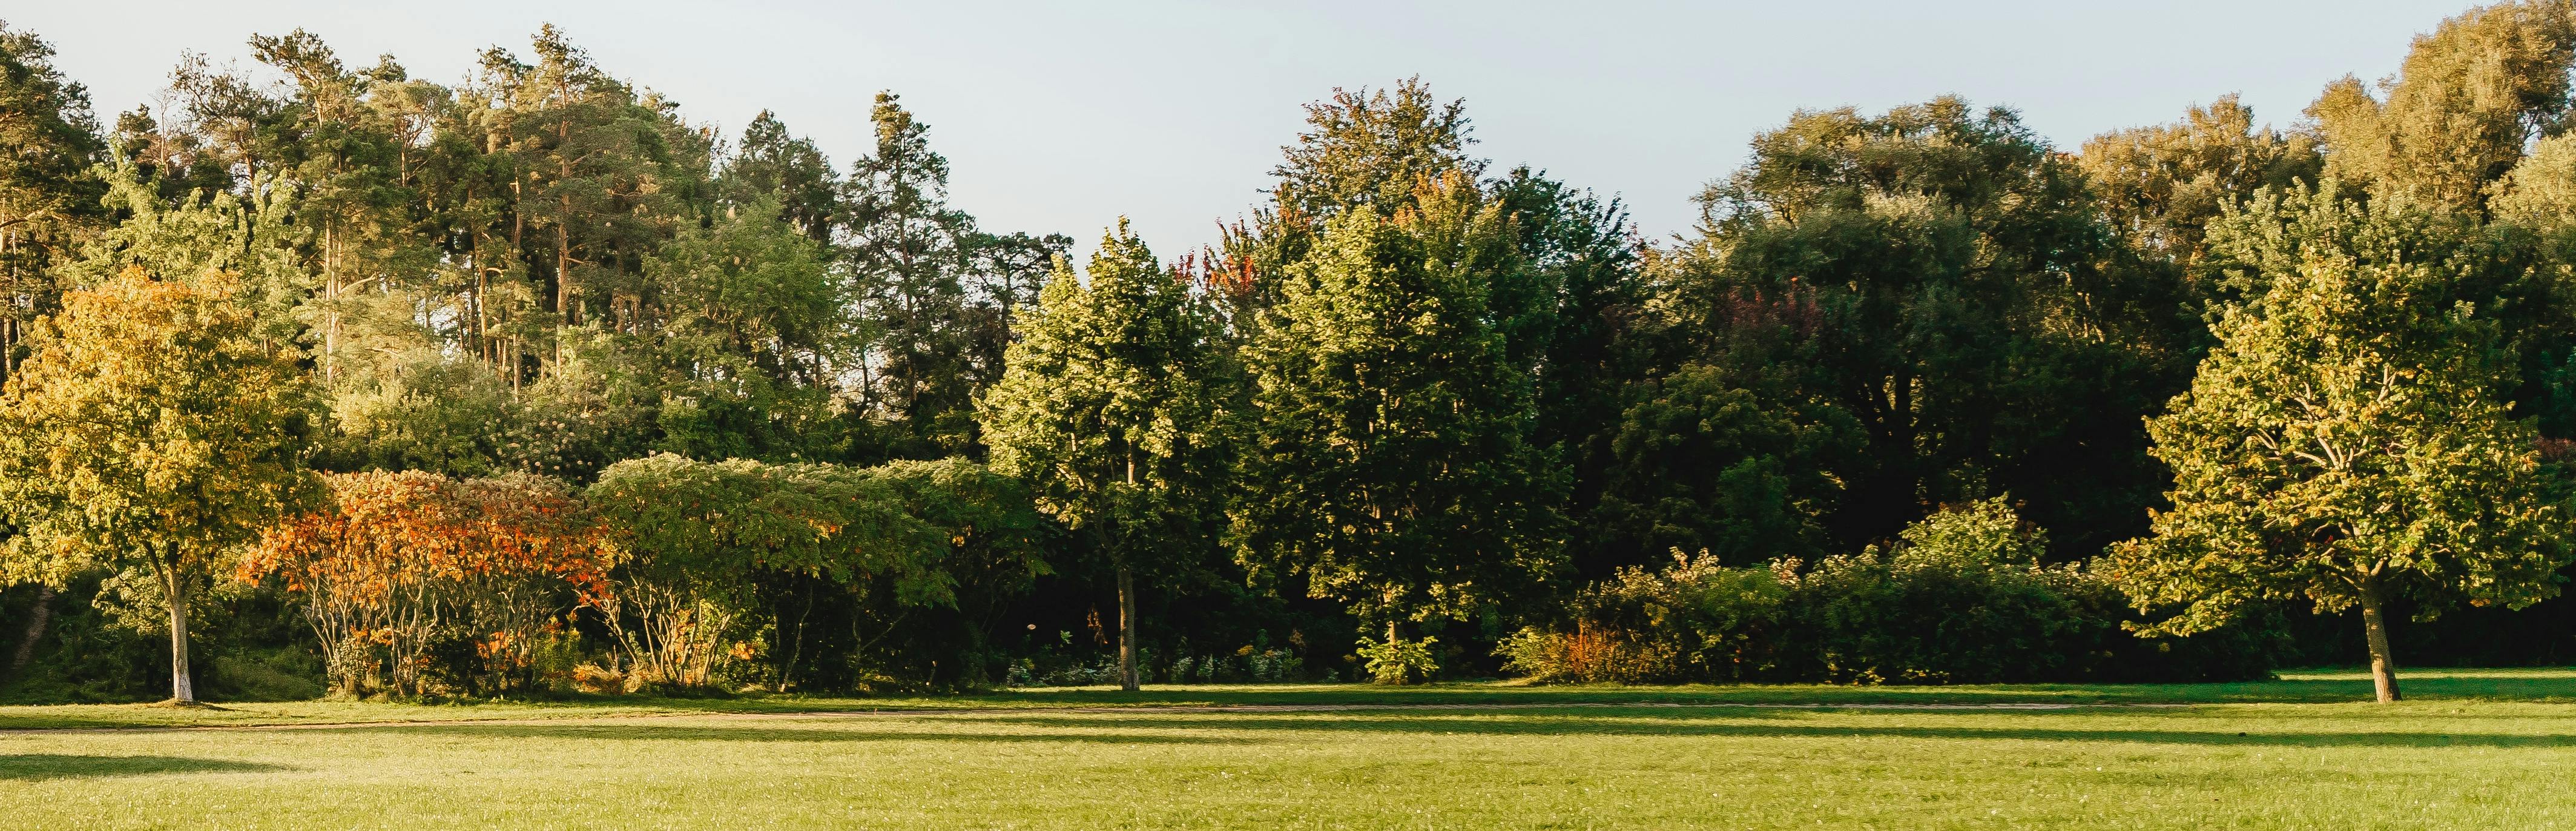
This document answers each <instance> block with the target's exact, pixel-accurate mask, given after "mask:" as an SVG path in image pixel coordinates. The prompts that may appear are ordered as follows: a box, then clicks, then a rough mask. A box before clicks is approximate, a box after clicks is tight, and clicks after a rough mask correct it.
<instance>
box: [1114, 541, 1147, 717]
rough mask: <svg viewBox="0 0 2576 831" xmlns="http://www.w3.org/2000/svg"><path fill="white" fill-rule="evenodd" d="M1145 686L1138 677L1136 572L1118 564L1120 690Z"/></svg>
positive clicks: (1122, 564)
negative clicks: (1139, 681)
mask: <svg viewBox="0 0 2576 831" xmlns="http://www.w3.org/2000/svg"><path fill="white" fill-rule="evenodd" d="M1142 686H1143V685H1142V684H1140V683H1138V679H1137V677H1136V571H1135V569H1131V568H1128V567H1127V564H1126V563H1124V562H1121V563H1119V564H1118V688H1119V689H1122V690H1126V691H1128V692H1135V691H1136V690H1137V689H1139V688H1140V687H1142Z"/></svg>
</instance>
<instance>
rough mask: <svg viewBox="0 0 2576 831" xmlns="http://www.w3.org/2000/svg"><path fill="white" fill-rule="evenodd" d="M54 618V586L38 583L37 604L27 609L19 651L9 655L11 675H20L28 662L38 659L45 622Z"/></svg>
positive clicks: (12, 676)
mask: <svg viewBox="0 0 2576 831" xmlns="http://www.w3.org/2000/svg"><path fill="white" fill-rule="evenodd" d="M53 618H54V587H52V586H47V585H43V584H38V585H37V586H36V605H35V606H34V607H33V608H30V609H28V610H27V630H26V631H25V632H22V633H20V634H19V635H18V651H17V652H16V653H15V654H13V655H10V656H9V677H11V678H16V677H18V673H20V672H23V671H25V670H26V669H27V663H28V662H30V661H33V660H35V659H36V642H37V641H39V640H43V639H44V637H45V624H46V623H49V622H51V621H52V620H53Z"/></svg>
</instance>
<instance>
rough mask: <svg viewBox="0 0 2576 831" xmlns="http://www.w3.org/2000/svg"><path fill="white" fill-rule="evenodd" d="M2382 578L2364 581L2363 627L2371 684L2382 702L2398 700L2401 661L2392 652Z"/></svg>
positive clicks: (2366, 578) (2362, 584)
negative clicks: (2398, 665) (2383, 603)
mask: <svg viewBox="0 0 2576 831" xmlns="http://www.w3.org/2000/svg"><path fill="white" fill-rule="evenodd" d="M2381 606H2382V598H2381V597H2380V591H2379V575H2376V574H2373V575H2370V576H2368V577H2364V578H2362V580H2361V626H2362V629H2363V631H2364V632H2365V634H2367V635H2368V636H2369V640H2370V682H2371V685H2372V686H2373V687H2375V688H2377V690H2378V693H2379V703H2381V704H2386V703H2389V702H2391V701H2396V700H2397V699H2398V698H2399V696H2398V694H2397V661H2396V660H2395V659H2394V658H2392V657H2391V656H2390V655H2389V653H2388V620H2387V617H2386V611H2385V610H2384V609H2382V608H2381Z"/></svg>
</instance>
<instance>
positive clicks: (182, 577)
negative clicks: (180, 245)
mask: <svg viewBox="0 0 2576 831" xmlns="http://www.w3.org/2000/svg"><path fill="white" fill-rule="evenodd" d="M171 276H172V277H174V278H181V279H155V277H154V276H153V275H151V274H149V273H147V272H145V271H143V270H142V269H141V268H134V269H130V270H128V271H127V272H126V273H125V274H124V275H122V276H119V277H117V278H115V279H113V280H109V281H107V282H105V283H103V284H100V285H97V286H95V287H91V288H86V289H79V290H75V291H70V292H66V293H64V295H63V309H62V311H61V312H60V313H58V314H56V315H53V316H51V317H48V318H44V319H40V320H39V321H38V324H37V326H36V329H35V337H34V339H33V344H34V348H33V350H32V352H33V354H31V355H29V356H28V358H27V362H26V363H25V364H23V365H22V366H20V368H19V371H18V373H17V374H15V375H12V376H10V377H9V380H8V383H7V386H6V387H5V389H0V510H5V511H6V512H7V515H8V517H9V520H10V523H11V524H13V525H16V526H17V527H18V528H19V529H20V533H19V535H18V536H16V537H14V538H12V539H11V540H10V541H9V546H10V547H9V549H8V553H9V555H10V556H9V561H8V562H7V566H8V568H7V571H8V573H9V575H10V576H11V577H12V578H13V579H29V578H39V579H49V580H60V579H61V578H62V577H63V576H64V575H65V574H67V573H68V572H70V571H72V570H74V569H78V568H81V567H83V566H86V565H91V564H100V565H109V566H143V567H147V568H149V569H150V570H151V571H152V573H153V575H154V576H155V577H156V578H158V579H159V581H160V582H161V588H162V591H163V594H162V597H163V598H164V602H165V604H166V605H167V606H168V611H169V613H170V624H171V626H170V642H171V651H172V654H171V659H172V660H171V664H172V676H173V677H172V687H173V689H172V697H173V698H175V699H176V700H178V701H182V702H190V701H194V700H195V694H194V691H193V688H192V686H191V685H190V679H189V674H188V657H187V654H188V653H187V638H188V626H187V615H186V611H187V599H186V594H187V591H186V590H187V589H188V588H189V586H190V585H191V584H192V583H193V582H194V581H196V580H198V579H202V576H203V575H206V574H208V573H210V572H212V571H213V570H215V569H216V567H217V565H218V563H219V562H220V561H221V560H223V558H225V557H226V556H228V555H229V554H230V553H231V552H232V551H233V550H234V548H235V547H236V546H238V545H240V544H242V543H245V542H248V541H249V540H251V539H253V538H254V537H256V535H257V534H258V533H259V531H260V529H261V528H264V527H266V526H267V525H268V523H269V522H270V521H271V520H272V519H273V518H275V517H276V516H277V515H279V514H280V513H282V512H284V511H286V510H289V509H291V508H293V507H294V506H296V505H297V504H298V503H299V501H300V500H302V499H303V498H305V497H306V495H307V494H308V493H309V483H310V474H309V473H307V472H306V471H305V468H304V454H305V450H306V448H307V446H308V444H309V433H310V430H311V425H312V422H313V412H312V399H311V397H310V394H309V392H308V391H307V389H308V388H307V387H306V385H305V381H304V376H303V374H302V372H301V371H300V369H299V367H297V365H296V360H295V355H294V354H293V353H292V352H291V351H288V350H283V349H280V348H278V347H277V346H275V345H272V344H271V343H268V342H265V341H264V340H263V339H262V338H260V337H258V333H257V327H256V326H255V318H254V317H253V315H252V314H251V312H250V311H249V310H248V309H245V308H243V307H242V306H241V305H240V304H239V303H238V302H237V301H236V299H235V295H236V292H237V291H238V289H237V288H236V286H237V284H236V283H235V282H234V280H233V278H232V277H230V276H229V275H227V274H224V273H221V272H217V273H213V274H205V275H193V274H183V275H171ZM183 280H184V281H183Z"/></svg>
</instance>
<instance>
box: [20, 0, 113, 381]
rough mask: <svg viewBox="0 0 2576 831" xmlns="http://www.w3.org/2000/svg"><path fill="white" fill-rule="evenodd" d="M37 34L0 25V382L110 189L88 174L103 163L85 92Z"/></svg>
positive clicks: (50, 303)
mask: <svg viewBox="0 0 2576 831" xmlns="http://www.w3.org/2000/svg"><path fill="white" fill-rule="evenodd" d="M53 57H54V49H53V47H52V46H50V45H48V44H46V43H45V42H44V40H42V39H40V38H38V37H36V35H35V34H34V33H31V32H26V31H18V30H11V29H10V28H8V25H7V24H6V23H0V146H5V147H8V148H9V151H8V152H6V153H0V378H5V377H7V376H8V374H9V373H10V372H13V371H15V370H16V367H17V365H18V347H19V344H20V342H21V341H23V340H25V338H26V329H27V325H28V323H29V322H30V320H31V319H32V318H33V317H34V315H36V314H41V313H43V312H46V311H50V310H51V309H52V308H53V304H54V300H55V295H56V294H58V293H59V288H58V287H56V286H55V285H54V284H53V281H52V280H51V279H50V278H49V276H48V275H47V274H46V269H47V268H48V267H49V266H51V265H53V264H54V263H55V262H56V261H57V260H61V259H68V258H69V255H70V254H72V253H73V252H74V251H75V250H77V249H76V245H77V243H78V242H79V240H80V239H81V237H82V236H84V235H85V234H86V233H87V232H88V231H90V230H94V229H93V228H92V226H94V225H96V224H98V220H99V218H100V217H99V216H98V214H99V211H98V198H99V196H100V192H101V191H102V190H104V188H103V187H101V186H100V184H99V182H98V181H97V179H96V178H95V177H94V176H92V175H91V171H90V167H91V166H92V165H94V164H97V163H98V161H99V160H100V158H101V157H102V156H103V155H104V151H105V150H106V145H105V143H104V142H102V141H100V140H99V136H98V125H97V124H96V123H95V122H94V121H93V120H92V119H91V117H90V113H89V91H88V90H86V89H84V88H82V87H81V85H80V84H77V83H73V82H71V81H70V80H67V79H65V78H64V77H63V74H62V72H61V71H60V70H57V69H55V68H54V65H53Z"/></svg>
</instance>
